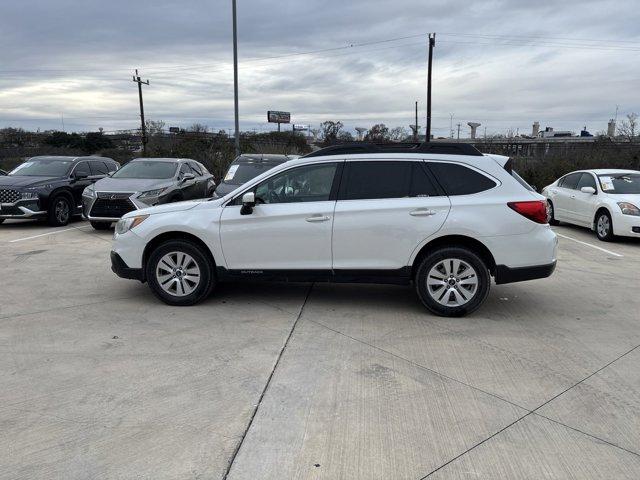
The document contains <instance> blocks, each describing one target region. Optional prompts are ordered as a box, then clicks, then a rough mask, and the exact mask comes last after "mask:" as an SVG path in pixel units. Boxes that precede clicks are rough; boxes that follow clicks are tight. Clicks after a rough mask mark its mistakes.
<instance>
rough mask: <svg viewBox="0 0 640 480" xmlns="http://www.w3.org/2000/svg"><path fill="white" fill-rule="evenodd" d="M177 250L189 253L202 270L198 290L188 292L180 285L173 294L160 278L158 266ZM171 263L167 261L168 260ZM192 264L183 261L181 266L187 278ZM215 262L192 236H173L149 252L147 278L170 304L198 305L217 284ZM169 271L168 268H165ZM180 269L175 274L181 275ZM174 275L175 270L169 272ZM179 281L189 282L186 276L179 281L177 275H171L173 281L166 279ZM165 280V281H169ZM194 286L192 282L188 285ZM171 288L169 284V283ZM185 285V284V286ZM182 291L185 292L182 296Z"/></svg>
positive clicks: (151, 285) (196, 288) (155, 292)
mask: <svg viewBox="0 0 640 480" xmlns="http://www.w3.org/2000/svg"><path fill="white" fill-rule="evenodd" d="M174 253H180V254H186V255H188V256H189V257H191V259H192V260H193V261H194V262H195V264H196V265H197V268H198V270H199V277H198V279H199V280H198V283H197V286H195V288H194V290H193V291H192V292H190V293H188V294H184V293H185V292H184V291H183V292H179V291H178V288H180V287H179V286H178V287H176V294H172V293H171V292H168V291H166V290H165V289H164V288H163V287H162V285H161V283H160V279H159V278H158V276H157V274H156V272H157V270H158V266H159V265H160V262H161V260H162V259H163V257H165V256H166V255H173V254H174ZM164 265H167V264H164ZM187 267H188V265H186V266H185V265H182V266H181V267H180V268H184V272H183V273H182V274H180V277H183V278H184V282H187V281H188V280H187V279H186V277H187V276H188V275H187V274H186V273H185V272H187V271H188V270H189V268H187ZM214 268H215V267H214V265H213V262H212V261H211V259H210V258H209V256H208V255H207V253H206V252H205V251H204V250H203V248H202V247H200V246H199V245H196V244H195V243H193V242H189V241H188V240H169V241H167V242H165V243H163V244H161V245H160V246H159V247H157V248H156V249H155V250H154V251H153V252H151V255H150V256H149V260H148V261H147V264H146V265H145V275H146V278H147V282H148V283H149V287H150V288H151V291H152V292H153V293H154V294H155V295H156V296H157V297H158V298H159V299H160V300H162V301H163V302H165V303H166V304H168V305H175V306H188V305H194V304H196V303H199V302H201V301H202V300H204V299H205V298H207V297H208V296H209V295H210V294H211V292H212V290H213V288H214V287H215V283H216V281H215V275H214ZM163 271H166V272H168V273H169V270H168V269H166V268H165V269H164V270H163ZM177 274H178V272H174V275H177ZM169 275H171V273H169ZM174 282H175V283H176V284H180V285H183V284H184V285H186V283H183V281H182V280H178V281H177V282H176V277H175V276H174V277H173V279H169V282H166V283H174ZM166 283H165V285H166ZM188 286H189V287H191V286H192V285H188ZM167 288H168V287H167ZM182 288H184V287H182ZM180 293H182V294H183V295H182V296H181V295H180Z"/></svg>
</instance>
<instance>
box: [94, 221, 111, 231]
mask: <svg viewBox="0 0 640 480" xmlns="http://www.w3.org/2000/svg"><path fill="white" fill-rule="evenodd" d="M91 226H92V227H93V228H95V229H96V230H109V229H110V228H111V222H93V221H92V222H91Z"/></svg>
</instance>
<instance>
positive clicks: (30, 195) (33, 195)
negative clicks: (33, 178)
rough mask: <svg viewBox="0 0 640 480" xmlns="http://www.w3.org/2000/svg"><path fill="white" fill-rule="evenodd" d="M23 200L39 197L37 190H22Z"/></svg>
mask: <svg viewBox="0 0 640 480" xmlns="http://www.w3.org/2000/svg"><path fill="white" fill-rule="evenodd" d="M20 198H22V200H33V199H36V198H38V193H37V192H22V196H21V197H20Z"/></svg>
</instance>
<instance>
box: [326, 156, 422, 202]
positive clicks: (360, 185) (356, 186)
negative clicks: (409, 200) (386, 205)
mask: <svg viewBox="0 0 640 480" xmlns="http://www.w3.org/2000/svg"><path fill="white" fill-rule="evenodd" d="M412 165H413V162H347V165H346V167H345V171H344V174H343V177H342V182H341V186H340V195H339V199H340V200H364V199H372V198H404V197H408V196H409V192H410V188H411V171H412Z"/></svg>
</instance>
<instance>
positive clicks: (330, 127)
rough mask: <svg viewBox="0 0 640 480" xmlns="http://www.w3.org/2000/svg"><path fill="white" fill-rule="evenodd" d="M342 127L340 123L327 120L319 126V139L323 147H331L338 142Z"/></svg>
mask: <svg viewBox="0 0 640 480" xmlns="http://www.w3.org/2000/svg"><path fill="white" fill-rule="evenodd" d="M342 127H344V125H343V124H342V122H334V121H332V120H327V121H326V122H322V123H321V124H320V138H321V140H322V143H323V144H324V145H331V144H334V143H337V142H338V137H339V135H340V131H341V130H342Z"/></svg>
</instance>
